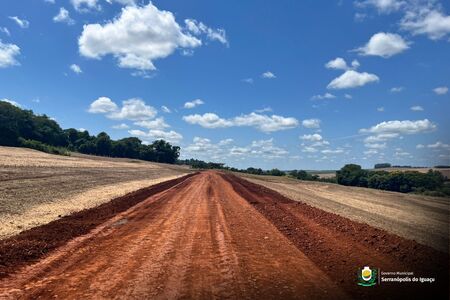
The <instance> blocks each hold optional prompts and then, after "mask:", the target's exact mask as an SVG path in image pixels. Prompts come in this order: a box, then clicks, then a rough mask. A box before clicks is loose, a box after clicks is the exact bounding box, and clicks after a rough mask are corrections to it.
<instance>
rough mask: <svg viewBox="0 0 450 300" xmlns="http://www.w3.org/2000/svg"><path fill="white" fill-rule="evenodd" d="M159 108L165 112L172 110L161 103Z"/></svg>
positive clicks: (168, 112)
mask: <svg viewBox="0 0 450 300" xmlns="http://www.w3.org/2000/svg"><path fill="white" fill-rule="evenodd" d="M161 110H162V111H163V112H165V113H166V114H170V113H171V112H172V111H171V110H170V108H168V107H167V106H165V105H163V106H161Z"/></svg>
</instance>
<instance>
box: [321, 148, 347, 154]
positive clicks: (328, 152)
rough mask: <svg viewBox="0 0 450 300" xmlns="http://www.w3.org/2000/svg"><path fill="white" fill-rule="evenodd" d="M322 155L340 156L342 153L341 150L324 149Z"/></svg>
mask: <svg viewBox="0 0 450 300" xmlns="http://www.w3.org/2000/svg"><path fill="white" fill-rule="evenodd" d="M321 152H322V153H323V154H341V153H344V150H343V149H334V150H333V149H325V150H322V151H321Z"/></svg>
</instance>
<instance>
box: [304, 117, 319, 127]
mask: <svg viewBox="0 0 450 300" xmlns="http://www.w3.org/2000/svg"><path fill="white" fill-rule="evenodd" d="M320 122H321V121H320V120H319V119H306V120H303V121H302V125H303V127H305V128H320Z"/></svg>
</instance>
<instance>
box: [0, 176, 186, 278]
mask: <svg viewBox="0 0 450 300" xmlns="http://www.w3.org/2000/svg"><path fill="white" fill-rule="evenodd" d="M193 175H195V174H189V175H186V176H183V177H180V178H176V179H173V180H168V181H165V182H161V183H159V184H156V185H153V186H151V187H148V188H143V189H140V190H137V191H135V192H132V193H129V194H127V195H125V196H122V197H119V198H116V199H114V200H112V201H110V202H108V203H104V204H102V205H99V206H97V207H94V208H91V209H86V210H83V211H80V212H77V213H74V214H71V215H69V216H64V217H62V218H61V219H59V220H55V221H53V222H50V223H48V224H45V225H42V226H38V227H35V228H32V229H30V230H27V231H23V232H21V233H20V234H18V235H16V236H13V237H10V238H7V239H4V240H0V279H1V278H3V277H5V276H7V275H8V274H9V273H11V272H12V271H14V270H16V269H17V268H18V267H20V266H22V265H25V264H27V263H31V262H34V261H37V260H38V259H39V258H41V257H42V256H44V255H45V254H47V253H49V252H51V251H52V250H54V249H56V248H58V247H60V246H62V245H64V244H66V243H67V242H68V241H70V240H71V239H73V238H75V237H78V236H81V235H83V234H86V233H88V232H89V231H91V230H92V229H94V228H95V227H97V226H98V225H100V224H102V223H104V222H105V221H107V220H109V219H111V218H112V217H114V216H115V215H116V214H118V213H120V212H123V211H125V210H127V209H129V208H130V207H132V206H134V205H136V204H137V203H139V202H141V201H143V200H145V199H147V198H148V197H150V196H152V195H155V194H158V193H160V192H162V191H164V190H166V189H168V188H170V187H172V186H174V185H177V184H179V183H180V182H182V181H184V180H185V179H186V178H189V177H191V176H193Z"/></svg>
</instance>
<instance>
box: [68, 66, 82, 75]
mask: <svg viewBox="0 0 450 300" xmlns="http://www.w3.org/2000/svg"><path fill="white" fill-rule="evenodd" d="M70 69H71V70H72V71H73V72H74V73H76V74H81V73H83V71H82V70H81V68H80V66H79V65H77V64H72V65H70Z"/></svg>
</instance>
